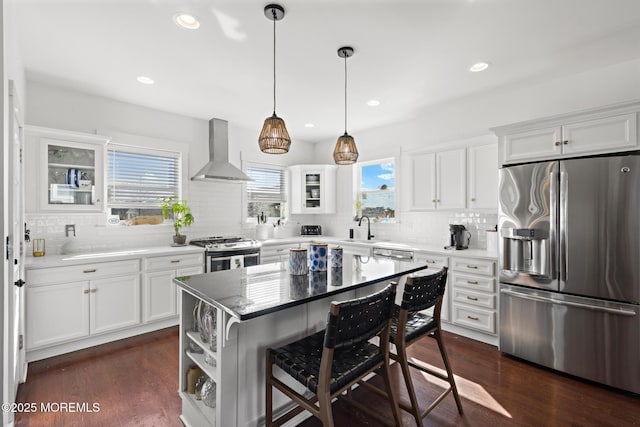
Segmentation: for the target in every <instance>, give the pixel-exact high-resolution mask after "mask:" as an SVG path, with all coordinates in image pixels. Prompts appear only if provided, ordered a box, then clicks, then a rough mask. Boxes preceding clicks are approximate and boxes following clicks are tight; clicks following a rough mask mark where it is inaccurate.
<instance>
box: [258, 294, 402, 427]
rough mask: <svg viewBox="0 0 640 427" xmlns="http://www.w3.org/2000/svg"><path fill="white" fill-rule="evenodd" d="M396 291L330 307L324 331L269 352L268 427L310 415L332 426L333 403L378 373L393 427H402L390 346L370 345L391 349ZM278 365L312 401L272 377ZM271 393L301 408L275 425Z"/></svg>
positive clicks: (333, 304) (267, 369)
mask: <svg viewBox="0 0 640 427" xmlns="http://www.w3.org/2000/svg"><path fill="white" fill-rule="evenodd" d="M395 289H396V284H395V283H392V284H389V285H388V286H386V287H385V288H384V289H383V290H382V291H380V292H377V293H375V294H373V295H370V296H367V297H364V298H358V299H354V300H349V301H345V302H341V303H336V302H332V303H331V310H330V311H329V314H328V318H327V327H326V329H325V330H324V331H321V332H318V333H315V334H313V335H310V336H307V337H305V338H302V339H301V340H298V341H295V342H293V343H291V344H287V345H284V346H282V347H280V348H277V349H267V352H266V356H267V360H266V362H267V364H266V376H267V381H266V420H265V425H267V426H278V425H281V424H283V423H285V422H287V421H288V420H290V419H291V418H293V417H294V416H295V415H297V414H299V413H300V412H302V411H304V410H307V411H309V412H311V414H312V415H314V416H315V417H317V418H319V419H320V420H321V421H322V424H323V426H333V425H334V424H333V415H332V411H331V401H332V399H333V398H335V397H348V396H349V395H350V393H347V395H346V396H342V395H341V393H342V392H343V391H345V390H349V389H350V387H351V386H352V385H353V384H354V383H356V382H357V381H358V380H360V379H361V378H363V377H365V376H366V375H368V374H370V373H372V372H374V371H376V370H379V371H380V373H381V374H382V376H383V377H384V380H385V385H386V395H387V397H388V398H389V403H390V405H391V409H392V413H393V418H394V420H393V425H401V421H400V415H399V410H398V405H397V401H396V398H395V396H394V394H393V390H392V388H391V383H390V379H389V378H390V377H389V346H388V345H384V346H377V345H374V344H371V343H370V342H369V340H370V339H371V338H373V337H375V336H378V337H379V338H380V342H384V343H387V342H388V340H389V334H390V331H391V317H392V312H393V304H394V299H395V293H396V291H395ZM274 365H275V366H278V367H279V368H281V369H282V370H283V371H284V372H286V373H287V374H289V375H290V376H291V377H292V378H293V379H294V380H296V381H297V382H299V383H300V384H303V385H304V386H305V387H306V388H307V389H308V390H309V391H311V392H312V393H313V394H314V396H312V397H310V398H309V397H306V396H303V395H302V394H300V393H297V392H296V391H294V390H293V389H292V388H291V387H289V386H287V385H286V384H285V383H283V382H282V381H280V380H279V379H278V378H276V377H275V376H274V375H273V366H274ZM273 387H275V388H276V389H278V390H279V391H280V392H282V393H284V394H285V395H287V396H288V397H290V398H291V400H293V401H294V402H295V403H297V405H298V406H296V407H295V408H293V409H291V410H290V411H288V412H287V413H285V414H283V415H281V416H280V417H279V418H278V419H277V420H273V407H272V405H273V403H272V397H273V396H272V393H273ZM349 400H350V399H349ZM316 403H317V404H316ZM374 417H376V418H377V419H378V420H379V421H382V422H383V423H388V420H384V419H382V418H381V417H379V416H375V414H374Z"/></svg>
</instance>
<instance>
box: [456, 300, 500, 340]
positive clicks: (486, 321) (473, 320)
mask: <svg viewBox="0 0 640 427" xmlns="http://www.w3.org/2000/svg"><path fill="white" fill-rule="evenodd" d="M452 321H453V324H454V325H459V326H464V327H467V328H472V329H477V330H479V331H483V332H487V333H490V334H495V333H496V312H495V311H492V310H483V309H481V308H476V307H471V306H467V305H465V304H459V303H457V302H454V303H453V318H452Z"/></svg>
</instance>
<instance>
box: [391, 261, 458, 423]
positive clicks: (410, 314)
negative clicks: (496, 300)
mask: <svg viewBox="0 0 640 427" xmlns="http://www.w3.org/2000/svg"><path fill="white" fill-rule="evenodd" d="M446 284H447V267H443V268H442V270H440V271H438V272H437V273H434V274H430V275H411V276H409V277H408V278H407V282H406V284H405V286H404V293H403V295H402V304H401V305H400V306H395V307H394V314H393V320H392V326H391V334H390V337H389V340H390V342H392V343H393V344H395V346H396V352H397V354H391V357H392V358H393V359H394V360H396V361H397V362H398V363H400V366H401V368H402V375H403V377H404V380H405V383H406V386H407V391H408V393H409V399H410V403H411V404H410V405H407V404H405V403H403V402H400V407H401V408H402V409H404V410H406V411H408V412H411V413H412V414H413V417H414V418H415V420H416V424H417V425H418V426H421V425H422V419H423V418H424V417H425V416H426V415H427V414H428V413H429V412H431V411H432V410H433V409H434V408H435V407H436V406H437V405H438V404H439V403H440V402H441V401H442V400H443V399H444V398H445V397H446V395H447V394H449V393H450V392H452V393H453V397H454V399H455V401H456V405H457V407H458V412H459V413H460V414H462V413H463V411H462V403H461V401H460V396H459V395H458V388H457V387H456V382H455V379H454V377H453V371H452V370H451V364H450V363H449V357H448V356H447V352H446V350H445V347H444V342H443V341H442V334H441V329H440V312H441V310H442V298H443V296H444V291H445V287H446ZM431 307H433V316H429V315H427V314H424V313H421V311H423V310H426V309H428V308H431ZM424 336H430V337H432V338H434V339H435V340H436V342H437V343H438V348H439V350H440V355H441V356H442V361H443V362H444V366H445V370H446V372H447V375H443V374H441V373H439V372H436V371H434V370H432V369H429V368H428V367H426V366H424V365H422V364H418V363H415V362H413V361H410V360H408V358H407V347H409V346H410V345H411V344H413V343H414V342H416V340H418V339H419V338H421V337H424ZM409 366H411V367H412V368H416V369H418V370H420V371H422V372H425V373H427V374H430V375H433V376H435V377H438V378H440V379H442V380H445V381H447V382H448V383H449V387H448V388H447V389H446V390H445V391H444V392H443V393H442V394H441V395H440V396H439V397H438V398H437V399H436V400H434V401H433V402H432V403H431V405H430V406H429V407H428V408H427V409H425V410H424V411H422V412H421V410H420V407H419V406H418V401H417V398H416V393H415V389H414V388H413V381H412V380H411V373H410V372H409Z"/></svg>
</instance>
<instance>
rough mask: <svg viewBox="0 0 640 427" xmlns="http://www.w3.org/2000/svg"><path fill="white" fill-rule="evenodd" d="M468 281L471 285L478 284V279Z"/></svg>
mask: <svg viewBox="0 0 640 427" xmlns="http://www.w3.org/2000/svg"><path fill="white" fill-rule="evenodd" d="M467 283H468V284H470V285H477V284H478V281H477V280H467Z"/></svg>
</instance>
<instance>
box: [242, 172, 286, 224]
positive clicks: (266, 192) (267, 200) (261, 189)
mask: <svg viewBox="0 0 640 427" xmlns="http://www.w3.org/2000/svg"><path fill="white" fill-rule="evenodd" d="M246 172H247V175H249V176H250V177H251V178H252V179H254V181H250V182H248V183H247V218H248V219H250V220H252V219H254V218H257V217H258V216H259V215H261V214H262V213H264V216H266V217H268V218H284V217H285V213H286V211H285V207H286V203H287V186H286V178H285V176H286V171H285V169H284V168H282V167H279V166H272V165H259V164H251V165H248V166H247V171H246Z"/></svg>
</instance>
